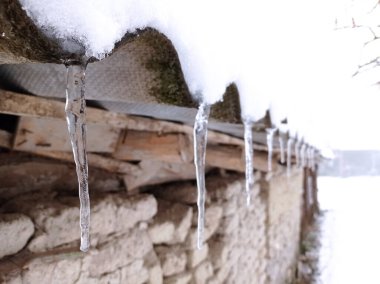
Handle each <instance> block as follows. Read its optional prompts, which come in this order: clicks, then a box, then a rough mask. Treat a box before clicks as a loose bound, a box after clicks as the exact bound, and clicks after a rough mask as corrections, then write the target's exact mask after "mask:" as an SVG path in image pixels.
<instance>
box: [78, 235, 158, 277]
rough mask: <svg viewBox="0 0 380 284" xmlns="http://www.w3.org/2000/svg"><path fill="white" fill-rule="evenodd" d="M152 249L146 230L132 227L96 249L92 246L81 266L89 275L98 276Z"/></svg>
mask: <svg viewBox="0 0 380 284" xmlns="http://www.w3.org/2000/svg"><path fill="white" fill-rule="evenodd" d="M152 249H153V246H152V242H151V240H150V238H149V236H148V234H147V232H146V231H144V230H139V229H132V230H130V231H129V232H128V233H127V234H125V235H121V236H120V237H118V238H115V239H110V240H109V242H108V243H105V244H102V245H100V246H99V247H98V248H96V249H95V248H92V249H91V250H90V251H89V252H88V253H87V254H86V255H85V258H84V264H83V266H84V268H85V270H86V271H89V275H90V276H91V277H98V276H100V275H102V274H105V273H108V272H111V271H114V270H115V269H118V268H122V267H125V266H127V265H129V264H130V263H132V262H135V261H136V260H139V259H143V258H144V257H145V255H146V254H148V253H149V252H150V251H151V250H152Z"/></svg>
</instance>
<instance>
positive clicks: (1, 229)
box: [0, 214, 34, 258]
mask: <svg viewBox="0 0 380 284" xmlns="http://www.w3.org/2000/svg"><path fill="white" fill-rule="evenodd" d="M33 233H34V224H33V222H32V220H31V219H30V218H29V217H27V216H25V215H22V214H0V240H1V242H0V258H2V257H3V256H6V255H12V254H15V253H17V252H19V251H20V250H22V249H23V247H24V246H25V245H26V243H27V241H28V240H29V239H30V237H31V236H32V235H33Z"/></svg>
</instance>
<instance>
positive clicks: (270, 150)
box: [265, 128, 276, 172]
mask: <svg viewBox="0 0 380 284" xmlns="http://www.w3.org/2000/svg"><path fill="white" fill-rule="evenodd" d="M265 130H266V132H267V148H268V172H271V171H272V156H273V135H274V133H275V132H276V128H267V129H265Z"/></svg>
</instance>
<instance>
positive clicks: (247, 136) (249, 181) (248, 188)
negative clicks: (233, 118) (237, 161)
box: [243, 119, 255, 206]
mask: <svg viewBox="0 0 380 284" xmlns="http://www.w3.org/2000/svg"><path fill="white" fill-rule="evenodd" d="M243 123H244V143H245V148H244V149H245V192H246V195H247V206H250V205H251V193H252V188H253V184H254V183H255V180H254V175H253V140H252V126H253V122H252V120H250V119H243Z"/></svg>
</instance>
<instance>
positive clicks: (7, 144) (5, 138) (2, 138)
mask: <svg viewBox="0 0 380 284" xmlns="http://www.w3.org/2000/svg"><path fill="white" fill-rule="evenodd" d="M12 138H13V135H12V134H11V133H9V132H7V131H5V130H1V129H0V147H2V148H7V149H10V148H11V147H12Z"/></svg>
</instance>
